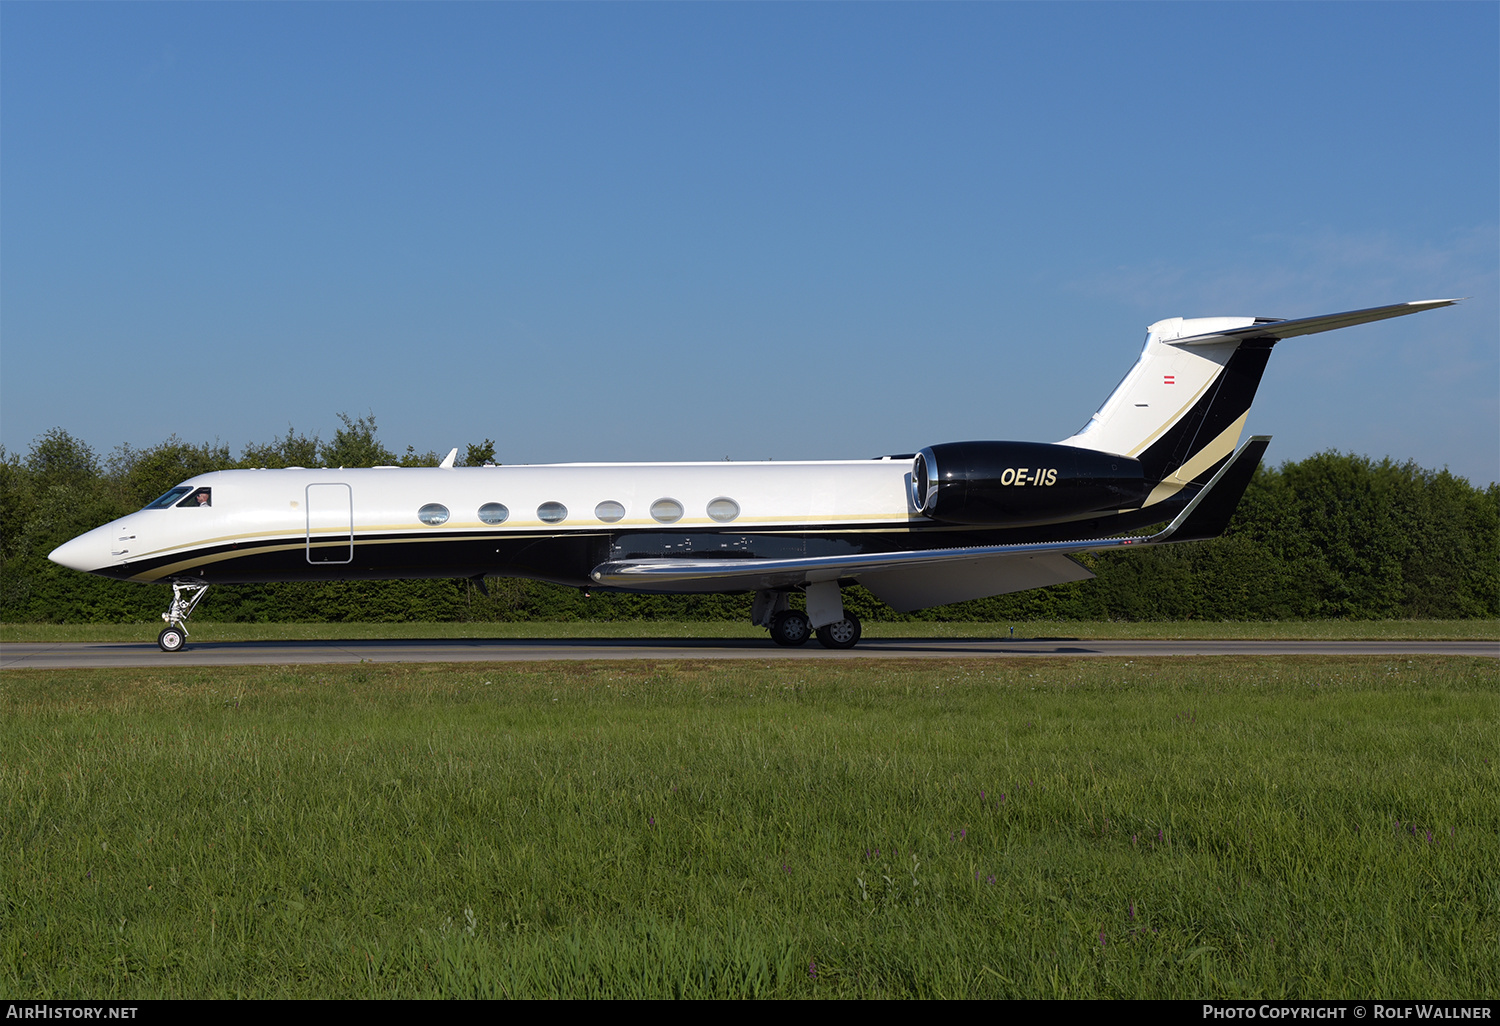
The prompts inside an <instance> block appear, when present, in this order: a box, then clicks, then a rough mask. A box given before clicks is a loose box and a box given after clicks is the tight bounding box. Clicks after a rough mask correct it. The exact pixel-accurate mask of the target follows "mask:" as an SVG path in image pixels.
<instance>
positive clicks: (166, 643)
mask: <svg viewBox="0 0 1500 1026" xmlns="http://www.w3.org/2000/svg"><path fill="white" fill-rule="evenodd" d="M207 593H208V585H206V584H175V583H174V584H173V585H172V604H171V605H170V606H168V607H167V611H166V612H165V613H163V614H161V618H162V619H163V620H165V621H166V622H167V626H166V627H164V628H163V629H162V632H161V633H160V634H158V635H157V636H156V643H157V644H158V645H160V646H161V650H162V651H163V652H181V651H182V649H183V648H184V647H185V646H186V645H187V637H188V630H187V618H188V617H190V616H192V615H193V610H194V609H197V608H198V603H199V602H202V601H203V596H204V595H205V594H207Z"/></svg>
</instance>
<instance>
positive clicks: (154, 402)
mask: <svg viewBox="0 0 1500 1026" xmlns="http://www.w3.org/2000/svg"><path fill="white" fill-rule="evenodd" d="M1497 40H1500V6H1497V5H1495V4H1485V3H1463V4H1441V3H1423V4H1400V3H1391V4H1359V3H1340V4H1327V5H1324V4H1246V5H1241V4H1205V5H1189V4H1180V5H1154V4H1121V5H1106V4H1044V5H1028V4H962V5H943V4H923V5H907V4H869V5H865V4H816V5H803V4H711V5H710V4H703V5H692V4H618V5H593V4H543V5H530V4H421V5H407V4H235V3H226V4H203V5H193V4H160V5H158V4H146V3H140V4H121V5H109V4H22V3H5V4H3V5H0V444H3V445H4V446H5V447H6V448H7V449H8V450H10V451H12V452H17V451H19V452H21V453H24V452H25V451H27V449H28V448H29V447H30V444H31V442H32V440H33V439H34V438H35V437H36V436H37V435H39V434H40V433H41V432H43V431H45V430H46V429H48V428H51V427H53V426H61V427H64V428H66V429H67V430H68V431H70V432H72V433H73V434H74V435H76V436H78V437H81V438H83V439H85V440H86V441H88V442H89V443H90V444H92V445H93V446H94V447H95V448H96V449H97V450H99V451H100V452H101V453H107V452H108V451H109V450H110V449H112V448H114V447H115V446H117V445H120V444H121V443H130V444H132V445H135V446H144V445H151V444H154V443H156V442H159V441H161V440H163V439H165V438H166V437H167V436H169V435H171V434H174V433H175V434H176V435H178V436H180V437H181V438H182V439H184V440H186V441H190V442H201V441H212V440H215V439H217V440H220V441H222V442H225V443H227V444H228V445H230V447H231V448H232V449H233V450H234V451H235V452H238V451H239V449H240V448H241V447H242V446H244V445H245V444H246V443H248V442H268V441H270V440H271V439H272V438H273V437H274V436H276V435H279V434H282V433H284V432H285V431H286V430H287V427H288V426H289V425H292V426H295V427H296V428H297V429H298V430H299V431H303V432H307V433H314V432H316V433H320V434H321V435H322V436H323V437H325V438H327V437H329V436H331V434H332V433H333V430H334V428H335V427H337V425H338V421H337V418H336V414H337V413H338V412H340V411H347V412H348V413H350V414H354V415H362V414H365V413H367V412H373V413H374V414H375V417H376V419H377V422H378V424H379V427H380V436H381V438H382V439H383V440H384V441H385V442H386V444H387V445H389V446H391V447H393V448H397V449H398V450H399V449H404V448H405V447H406V446H407V445H408V444H410V445H415V446H416V447H417V449H418V450H419V451H423V450H428V449H431V450H436V451H439V452H446V451H447V450H448V449H449V448H451V447H452V446H460V447H462V446H463V445H465V444H467V443H469V442H476V441H480V440H482V439H484V438H487V437H488V438H492V439H495V441H496V443H497V449H498V452H499V455H500V458H501V459H502V460H503V461H505V462H533V463H535V462H550V461H571V460H596V459H597V460H682V459H687V460H691V459H722V458H724V457H726V456H728V457H731V458H734V459H764V458H767V457H774V458H776V459H798V458H819V459H821V458H842V457H862V456H871V455H877V454H880V453H885V452H910V451H912V450H914V449H916V448H919V447H921V446H924V445H929V444H932V443H935V442H941V441H949V440H954V439H963V438H1023V439H1035V440H1041V441H1051V440H1055V439H1058V438H1061V437H1064V436H1066V435H1068V434H1070V433H1071V432H1072V431H1074V430H1075V429H1077V428H1078V427H1079V426H1080V425H1081V424H1082V423H1083V422H1084V421H1085V420H1086V419H1087V417H1088V415H1089V414H1090V413H1091V412H1092V411H1093V410H1094V408H1095V407H1096V406H1097V405H1098V404H1099V402H1100V401H1101V400H1102V399H1103V398H1104V396H1105V395H1106V394H1107V393H1108V392H1109V390H1110V389H1111V388H1112V387H1113V386H1114V384H1115V383H1116V381H1118V380H1119V378H1120V377H1121V375H1123V374H1124V372H1125V371H1126V369H1128V367H1129V366H1130V364H1131V363H1132V362H1133V360H1134V358H1135V354H1136V352H1137V351H1138V348H1139V345H1140V341H1141V339H1142V337H1143V335H1144V329H1145V326H1146V325H1147V324H1148V323H1149V322H1151V321H1153V320H1157V319H1159V318H1163V317H1171V316H1178V315H1185V316H1209V315H1219V314H1230V315H1242V314H1244V315H1256V316H1277V317H1299V316H1309V315H1313V314H1318V313H1327V312H1332V311H1337V310H1346V309H1356V308H1361V307H1366V306H1376V305H1381V304H1385V303H1391V302H1400V301H1405V300H1411V299H1426V298H1438V297H1451V296H1472V297H1473V298H1472V299H1470V300H1469V301H1468V302H1467V303H1464V304H1462V305H1461V306H1459V307H1457V308H1452V309H1446V310H1439V311H1435V312H1431V313H1425V314H1420V315H1417V316H1415V317H1411V318H1404V319H1400V320H1396V321H1390V322H1385V323H1382V324H1377V325H1368V326H1364V327H1358V328H1352V329H1348V330H1346V331H1342V332H1335V333H1332V334H1327V335H1319V336H1312V337H1309V338H1303V339H1297V340H1291V341H1288V342H1285V343H1282V344H1281V345H1280V346H1278V347H1277V350H1276V353H1275V354H1274V355H1273V357H1272V360H1271V363H1270V367H1269V369H1268V371H1267V374H1266V377H1265V380H1264V382H1263V384H1262V387H1261V393H1260V398H1259V400H1258V401H1257V403H1256V406H1255V408H1254V410H1253V411H1252V413H1251V419H1250V424H1249V429H1250V430H1252V431H1255V432H1257V433H1268V434H1271V435H1273V436H1275V440H1274V441H1273V443H1272V447H1271V450H1270V452H1269V453H1268V457H1267V458H1268V460H1270V461H1271V462H1273V463H1279V462H1281V461H1282V460H1287V459H1300V458H1302V457H1304V456H1306V455H1308V454H1310V453H1314V452H1318V451H1322V450H1325V449H1337V450H1340V451H1352V452H1358V453H1364V454H1368V455H1371V456H1374V457H1377V458H1378V457H1382V456H1387V455H1389V456H1391V457H1393V458H1395V459H1397V460H1402V461H1404V460H1408V459H1411V460H1415V461H1417V462H1418V463H1420V464H1421V465H1423V466H1427V467H1432V468H1438V467H1443V466H1447V467H1449V468H1450V469H1451V470H1453V471H1454V472H1455V473H1458V474H1462V475H1463V476H1465V477H1468V478H1469V479H1470V480H1473V481H1475V482H1477V483H1488V482H1490V481H1492V480H1495V479H1497V478H1500V308H1497V299H1500V289H1497V280H1500V210H1497V201H1500V186H1497V182H1500V45H1497Z"/></svg>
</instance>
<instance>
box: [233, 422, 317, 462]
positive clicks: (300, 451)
mask: <svg viewBox="0 0 1500 1026" xmlns="http://www.w3.org/2000/svg"><path fill="white" fill-rule="evenodd" d="M239 465H240V466H241V467H244V468H246V469H249V470H254V469H255V468H257V467H265V468H266V469H268V470H281V469H284V468H286V467H316V466H317V465H318V436H317V435H313V436H312V437H311V438H309V437H307V436H306V435H299V434H298V433H297V432H296V430H295V429H293V428H292V426H291V425H290V424H288V425H287V429H286V434H285V435H283V436H282V437H280V438H277V439H274V440H273V441H272V442H271V443H270V444H269V445H256V444H254V443H251V444H249V445H246V446H245V449H244V451H243V452H242V453H241V454H240V464H239Z"/></svg>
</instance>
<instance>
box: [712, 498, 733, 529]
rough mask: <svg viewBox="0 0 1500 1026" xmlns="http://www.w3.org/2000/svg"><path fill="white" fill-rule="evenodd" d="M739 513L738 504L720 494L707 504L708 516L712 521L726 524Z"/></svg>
mask: <svg viewBox="0 0 1500 1026" xmlns="http://www.w3.org/2000/svg"><path fill="white" fill-rule="evenodd" d="M739 515H740V504H739V503H737V502H735V501H734V500H733V499H726V498H725V497H724V496H722V495H721V496H719V497H718V498H717V499H715V500H713V501H712V502H710V503H709V504H708V518H709V519H710V520H712V521H714V523H717V524H727V523H729V522H730V521H731V520H733V519H734V518H735V517H737V516H739Z"/></svg>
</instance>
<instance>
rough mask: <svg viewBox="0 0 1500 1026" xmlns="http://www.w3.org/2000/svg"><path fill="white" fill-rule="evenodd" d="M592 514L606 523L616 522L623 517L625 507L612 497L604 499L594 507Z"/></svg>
mask: <svg viewBox="0 0 1500 1026" xmlns="http://www.w3.org/2000/svg"><path fill="white" fill-rule="evenodd" d="M594 516H595V517H597V518H598V519H600V520H602V521H604V522H605V523H606V524H618V523H619V522H620V521H621V520H624V519H625V507H624V506H623V505H622V504H620V503H618V502H616V501H615V500H613V499H605V500H604V501H603V502H601V503H599V505H597V506H595V507H594Z"/></svg>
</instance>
